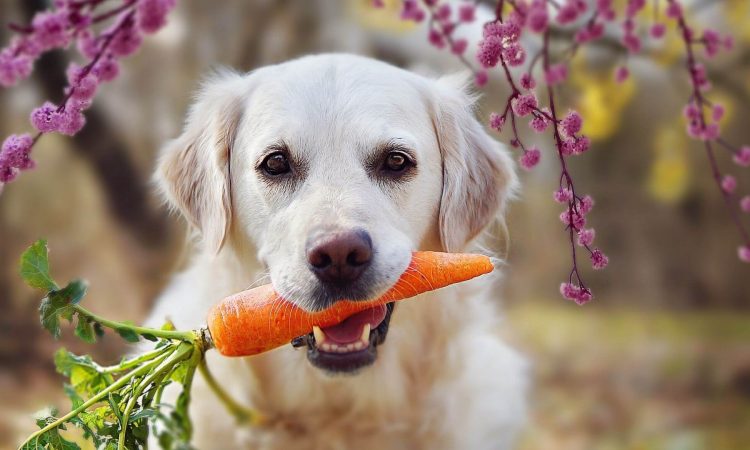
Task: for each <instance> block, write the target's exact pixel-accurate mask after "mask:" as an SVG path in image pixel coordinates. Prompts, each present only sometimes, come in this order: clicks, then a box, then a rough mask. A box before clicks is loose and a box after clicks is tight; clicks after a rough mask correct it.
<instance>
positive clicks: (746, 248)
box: [737, 245, 750, 263]
mask: <svg viewBox="0 0 750 450" xmlns="http://www.w3.org/2000/svg"><path fill="white" fill-rule="evenodd" d="M737 257H738V258H740V261H742V262H746V263H750V245H741V246H739V247H737Z"/></svg>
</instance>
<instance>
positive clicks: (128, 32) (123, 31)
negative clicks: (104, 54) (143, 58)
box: [105, 19, 143, 56]
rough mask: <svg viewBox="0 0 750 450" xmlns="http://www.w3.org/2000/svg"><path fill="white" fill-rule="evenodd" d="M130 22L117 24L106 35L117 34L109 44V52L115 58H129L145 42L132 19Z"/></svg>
mask: <svg viewBox="0 0 750 450" xmlns="http://www.w3.org/2000/svg"><path fill="white" fill-rule="evenodd" d="M126 20H128V22H126V23H120V22H119V21H118V22H115V24H114V25H113V26H112V27H111V28H110V29H109V30H108V31H106V32H105V33H116V34H115V35H114V37H113V38H112V41H111V42H110V44H109V50H110V51H111V52H112V54H114V55H115V56H127V55H130V54H133V53H135V51H136V50H138V47H140V46H141V43H142V42H143V36H141V33H140V32H139V31H138V29H137V28H136V27H135V24H134V23H133V21H132V19H126Z"/></svg>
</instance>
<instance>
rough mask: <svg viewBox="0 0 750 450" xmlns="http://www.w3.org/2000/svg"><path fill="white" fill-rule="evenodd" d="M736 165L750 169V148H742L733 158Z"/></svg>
mask: <svg viewBox="0 0 750 450" xmlns="http://www.w3.org/2000/svg"><path fill="white" fill-rule="evenodd" d="M732 160H734V163H735V164H737V165H739V166H742V167H750V146H743V147H741V148H740V149H739V150H738V151H737V153H735V154H734V156H733V157H732Z"/></svg>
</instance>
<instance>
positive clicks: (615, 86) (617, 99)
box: [571, 68, 635, 141]
mask: <svg viewBox="0 0 750 450" xmlns="http://www.w3.org/2000/svg"><path fill="white" fill-rule="evenodd" d="M571 73H572V78H571V83H572V84H573V86H575V87H576V88H577V89H578V90H579V91H580V93H581V95H580V97H579V99H578V104H577V105H576V108H577V109H578V111H579V112H580V113H581V115H582V116H583V117H584V119H585V120H584V121H583V134H585V135H586V136H588V137H589V138H591V140H592V141H598V140H603V139H607V138H609V137H611V136H612V135H613V134H614V133H616V132H617V130H619V129H620V125H621V121H620V117H621V115H622V112H623V110H624V109H625V107H626V106H627V105H628V104H629V103H630V101H631V100H632V98H633V94H635V81H633V79H632V77H631V78H628V79H627V80H626V81H625V82H624V83H621V84H620V83H617V82H615V80H614V76H613V75H612V74H611V73H598V74H597V73H592V72H590V71H588V70H578V69H577V68H573V70H571Z"/></svg>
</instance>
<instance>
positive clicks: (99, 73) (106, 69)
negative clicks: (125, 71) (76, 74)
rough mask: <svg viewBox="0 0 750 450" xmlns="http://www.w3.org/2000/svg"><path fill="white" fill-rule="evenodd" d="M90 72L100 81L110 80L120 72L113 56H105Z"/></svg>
mask: <svg viewBox="0 0 750 450" xmlns="http://www.w3.org/2000/svg"><path fill="white" fill-rule="evenodd" d="M91 73H93V74H94V75H96V77H97V78H98V79H99V81H100V82H105V81H112V80H114V79H115V78H117V75H119V74H120V65H119V64H118V63H117V60H116V59H114V58H113V57H105V58H102V59H101V60H100V61H99V62H98V63H96V65H95V66H94V67H93V68H92V69H91Z"/></svg>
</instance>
